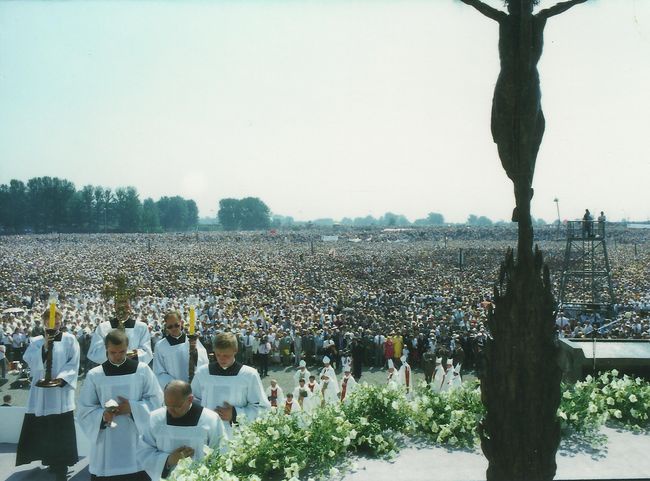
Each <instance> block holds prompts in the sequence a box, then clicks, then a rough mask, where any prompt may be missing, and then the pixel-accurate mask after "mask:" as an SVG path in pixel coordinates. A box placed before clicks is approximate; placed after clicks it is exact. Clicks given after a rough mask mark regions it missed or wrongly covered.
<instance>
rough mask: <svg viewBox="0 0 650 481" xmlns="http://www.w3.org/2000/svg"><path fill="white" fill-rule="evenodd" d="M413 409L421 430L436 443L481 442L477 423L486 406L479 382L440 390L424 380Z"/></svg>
mask: <svg viewBox="0 0 650 481" xmlns="http://www.w3.org/2000/svg"><path fill="white" fill-rule="evenodd" d="M412 412H413V413H414V414H413V421H414V422H415V424H416V426H417V430H418V431H419V432H420V433H421V434H424V435H426V436H428V437H430V438H431V440H433V441H434V442H435V443H436V444H440V445H449V446H453V447H468V448H471V447H474V446H475V445H476V443H477V441H478V433H477V430H476V426H477V424H478V422H479V420H480V419H481V418H482V417H483V415H484V414H485V407H484V406H483V404H482V403H481V393H480V390H479V387H478V382H476V383H467V384H465V385H463V387H462V388H461V389H454V390H451V391H446V392H440V393H438V392H433V391H432V390H431V389H430V388H429V387H428V386H427V385H426V383H423V384H421V385H420V386H419V387H418V389H417V390H416V396H415V399H414V400H413V402H412Z"/></svg>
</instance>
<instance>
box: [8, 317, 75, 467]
mask: <svg viewBox="0 0 650 481" xmlns="http://www.w3.org/2000/svg"><path fill="white" fill-rule="evenodd" d="M49 315H50V311H49V309H48V310H47V311H45V312H44V313H43V315H42V316H41V318H42V320H43V323H44V324H46V325H47V321H49ZM62 318H63V316H62V314H61V312H59V311H58V310H57V311H56V314H55V325H54V329H53V332H50V333H47V334H45V336H50V337H48V339H47V341H48V342H46V337H45V336H37V337H34V338H33V339H31V342H30V344H29V346H28V347H27V350H26V351H25V354H24V356H23V360H24V361H25V362H26V363H27V365H28V366H29V368H30V370H31V376H32V382H31V386H30V389H29V396H28V398H27V409H26V412H25V417H24V419H23V426H22V430H21V432H20V439H19V441H18V446H17V449H16V466H20V465H22V464H29V463H31V462H32V461H36V460H40V461H42V463H43V465H45V466H49V467H50V471H52V472H53V473H54V474H55V476H56V478H57V479H60V480H64V479H66V473H67V471H68V466H74V464H75V463H76V462H77V461H78V459H79V458H78V454H77V437H76V431H75V425H74V415H73V411H74V409H75V389H76V387H77V374H78V372H79V343H78V342H77V338H76V337H75V336H74V335H73V334H70V333H68V332H61V331H60V328H61V321H62ZM49 349H51V351H52V377H53V378H54V379H55V380H58V383H59V384H60V385H59V386H57V387H49V388H46V387H39V386H37V383H38V381H39V380H41V379H44V378H45V364H46V356H47V351H48V350H49Z"/></svg>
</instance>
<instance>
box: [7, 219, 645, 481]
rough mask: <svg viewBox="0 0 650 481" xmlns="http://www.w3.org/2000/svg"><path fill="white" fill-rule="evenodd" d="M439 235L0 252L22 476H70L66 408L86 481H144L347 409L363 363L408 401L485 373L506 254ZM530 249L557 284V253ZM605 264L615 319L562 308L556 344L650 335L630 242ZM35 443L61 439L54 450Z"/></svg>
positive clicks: (185, 241) (47, 244)
mask: <svg viewBox="0 0 650 481" xmlns="http://www.w3.org/2000/svg"><path fill="white" fill-rule="evenodd" d="M446 232H447V231H444V232H443V235H442V237H441V235H440V234H441V233H440V232H435V231H433V232H431V231H427V230H423V231H421V232H416V233H414V232H412V231H404V232H402V231H400V230H391V231H389V232H388V233H384V232H383V231H381V232H376V233H371V234H368V233H367V232H352V233H350V232H347V233H342V234H341V235H338V236H336V237H334V238H335V239H337V240H336V241H335V242H334V241H333V240H334V238H332V237H329V238H328V239H329V240H331V242H330V241H325V240H319V238H318V237H317V236H316V235H315V234H313V233H312V234H311V235H306V234H304V233H299V234H295V233H289V234H288V235H286V236H284V235H282V234H280V235H278V234H277V233H276V234H272V233H267V234H266V235H262V234H259V233H256V234H242V233H237V234H200V235H199V234H196V235H193V236H188V235H182V236H179V235H157V236H143V235H104V236H101V235H100V236H97V235H94V236H93V235H90V236H74V235H71V236H28V237H10V238H9V237H4V238H0V255H1V258H0V259H1V260H0V295H1V296H2V297H1V298H0V310H1V311H2V325H1V327H2V330H1V331H0V335H1V336H2V339H1V342H0V346H1V347H2V349H0V361H1V362H0V364H2V365H3V367H4V369H6V368H7V366H6V361H7V360H8V361H9V362H10V363H11V364H10V367H13V368H16V367H17V366H18V365H28V366H29V368H30V369H31V374H32V378H33V382H32V385H31V388H30V392H29V397H28V401H27V414H26V416H25V420H24V423H23V429H22V432H21V440H20V441H19V445H18V451H17V464H24V463H29V462H31V461H32V460H36V459H40V460H42V461H43V463H44V464H46V465H49V466H50V467H51V469H52V472H53V474H54V475H55V476H57V478H59V479H64V478H65V472H66V471H67V466H70V465H71V464H74V462H76V459H77V452H76V449H73V446H74V445H75V444H74V442H73V441H72V440H73V439H74V429H75V428H74V418H73V412H76V417H77V419H78V421H79V424H80V425H81V427H82V429H84V431H85V433H86V435H87V436H88V438H89V439H90V440H91V444H92V448H91V455H90V472H91V474H92V479H93V480H96V481H113V480H118V479H125V478H123V476H128V479H133V480H136V479H142V480H147V479H158V478H160V477H165V476H166V475H167V474H168V473H169V472H170V470H171V469H173V467H174V465H175V464H176V463H178V461H179V460H180V459H182V458H184V457H188V456H189V457H195V458H196V457H197V456H199V457H200V456H201V453H200V452H199V451H200V447H201V446H203V445H205V444H207V445H211V446H215V447H218V446H219V445H220V444H221V441H223V440H224V439H227V438H228V437H229V436H230V435H231V431H232V429H234V427H235V426H236V425H237V424H238V423H240V422H245V421H246V420H247V419H254V418H256V417H257V416H259V415H261V413H263V412H264V411H267V410H269V409H272V408H276V409H281V410H283V411H284V412H285V413H286V414H288V415H290V414H291V413H294V412H299V411H310V410H313V409H315V408H317V407H318V406H319V405H324V404H329V403H339V402H345V400H346V397H347V396H349V394H350V393H351V392H353V391H354V389H355V387H356V384H357V382H358V381H359V380H360V379H361V377H362V376H363V372H364V368H368V367H369V366H372V367H375V368H382V369H386V383H387V384H388V385H389V386H393V387H403V388H404V389H405V390H406V391H407V393H409V392H410V391H411V390H412V388H413V384H414V383H413V374H412V371H411V369H412V367H413V368H421V369H422V370H423V372H424V376H425V380H426V382H427V383H429V384H430V386H431V389H434V390H436V391H445V390H449V389H454V388H455V387H457V386H459V385H460V383H461V369H464V370H468V369H475V370H476V371H477V372H479V373H480V367H481V364H482V363H484V362H485V359H484V355H483V349H484V345H485V343H486V341H487V339H488V338H489V336H490V333H489V329H488V323H487V318H488V314H489V311H490V309H491V307H492V306H493V304H492V298H491V294H492V291H493V284H494V281H495V278H496V275H497V272H498V269H499V265H500V262H501V261H502V260H503V257H504V253H505V251H506V249H507V248H508V247H510V244H511V242H509V241H508V240H505V241H504V240H494V239H493V238H492V237H491V236H490V235H485V236H482V235H478V239H477V238H476V237H477V234H476V231H472V230H471V229H470V230H469V231H468V235H467V237H466V238H463V237H462V235H460V234H457V233H455V236H447V235H446ZM294 234H295V235H294ZM635 235H636V234H635ZM382 236H385V237H383V241H378V240H377V239H378V238H382ZM423 239H424V240H423ZM540 242H542V243H543V248H545V250H546V261H547V262H548V263H549V265H550V267H551V269H552V270H553V271H554V272H555V273H556V274H555V276H554V279H555V281H556V284H557V283H558V282H559V268H558V266H560V267H561V262H562V250H563V247H564V245H563V244H561V243H558V242H557V241H540ZM461 252H462V254H461ZM610 252H611V253H610V257H611V260H612V264H613V266H614V270H613V277H614V279H615V288H616V299H617V305H616V306H614V314H613V316H612V317H613V318H610V319H607V318H604V317H602V316H600V317H599V315H598V314H596V313H589V312H583V313H574V315H573V316H571V315H569V313H567V312H564V311H561V310H560V311H559V312H558V315H557V320H556V324H557V328H558V336H567V337H585V336H595V335H598V336H602V337H626V338H637V339H650V315H649V314H650V275H649V273H648V270H647V266H648V260H649V258H650V254H649V253H648V252H646V250H644V249H641V251H640V252H639V251H638V248H637V246H636V245H635V246H634V249H632V246H631V245H630V244H625V243H623V242H621V244H620V245H619V246H617V247H616V248H614V249H612V250H611V251H610ZM118 274H119V276H118ZM116 276H117V277H120V276H121V278H122V279H123V280H124V281H125V284H124V285H122V287H121V288H117V287H116V285H115V283H116V282H117V283H118V284H119V282H118V281H116ZM53 292H56V296H55V297H52V296H53ZM109 292H110V294H108V293H109ZM53 300H56V307H54V306H53V305H52V304H53ZM48 322H49V324H48ZM48 327H49V330H47V329H45V328H48ZM48 363H51V370H50V371H51V374H52V379H49V378H48V374H47V373H48V372H49V371H48V369H46V366H47V365H48ZM273 364H278V365H281V366H285V367H287V368H290V367H291V366H293V368H294V369H295V375H294V385H293V386H287V385H286V384H285V386H284V387H282V386H280V385H279V384H278V382H277V380H275V379H273V380H271V383H270V385H269V386H268V387H267V388H266V389H264V387H263V384H262V381H261V379H262V378H263V377H266V376H267V375H269V369H270V366H271V365H273ZM80 374H83V375H84V376H85V377H84V380H83V382H80V383H79V384H80V387H78V386H77V381H78V377H79V375H80ZM5 375H6V373H5V372H4V370H3V377H4V376H5ZM38 379H44V382H45V384H47V383H50V384H52V385H53V386H54V389H52V388H48V387H47V386H44V385H43V384H41V383H38V382H35V381H36V380H38ZM77 390H79V396H78V400H76V398H75V391H77ZM203 408H207V409H203ZM180 432H183V433H185V434H183V436H184V437H182V443H181V441H179V439H181V438H179V437H178V436H179V433H180ZM42 433H56V436H58V437H59V440H61V439H67V440H69V441H70V442H65V443H61V442H59V443H58V445H60V446H61V449H58V448H57V449H52V447H51V446H52V445H57V443H56V442H54V441H55V440H54V439H50V438H48V436H43V435H42ZM187 433H191V434H187ZM179 443H181V444H180V445H179ZM113 457H119V458H120V459H121V460H122V461H123V462H122V463H121V464H120V465H119V466H116V465H115V464H114V463H110V462H107V458H113Z"/></svg>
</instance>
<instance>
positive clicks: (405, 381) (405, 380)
mask: <svg viewBox="0 0 650 481" xmlns="http://www.w3.org/2000/svg"><path fill="white" fill-rule="evenodd" d="M400 361H402V365H401V366H400V367H399V371H398V376H399V380H400V382H401V383H402V386H404V387H405V388H406V394H410V393H411V387H412V385H413V379H412V373H411V365H410V364H409V363H408V362H407V357H406V356H404V355H402V357H401V358H400Z"/></svg>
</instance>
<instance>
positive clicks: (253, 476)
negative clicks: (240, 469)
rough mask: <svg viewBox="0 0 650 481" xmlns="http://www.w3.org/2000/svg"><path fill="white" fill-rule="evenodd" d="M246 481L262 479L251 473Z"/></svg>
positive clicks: (259, 480) (260, 480)
mask: <svg viewBox="0 0 650 481" xmlns="http://www.w3.org/2000/svg"><path fill="white" fill-rule="evenodd" d="M248 481H262V478H260V477H259V476H258V475H257V474H251V475H250V476H249V477H248Z"/></svg>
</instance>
